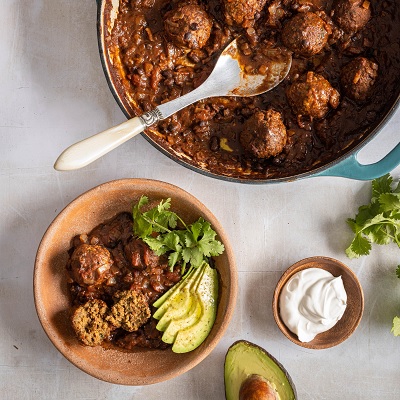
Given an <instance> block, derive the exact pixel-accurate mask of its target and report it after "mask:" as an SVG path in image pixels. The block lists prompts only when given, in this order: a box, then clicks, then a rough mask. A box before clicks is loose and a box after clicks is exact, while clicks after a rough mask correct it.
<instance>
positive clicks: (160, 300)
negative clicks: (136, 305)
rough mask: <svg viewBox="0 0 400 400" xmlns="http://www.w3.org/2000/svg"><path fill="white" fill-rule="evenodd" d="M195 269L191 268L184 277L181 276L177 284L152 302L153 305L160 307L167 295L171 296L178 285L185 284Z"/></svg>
mask: <svg viewBox="0 0 400 400" xmlns="http://www.w3.org/2000/svg"><path fill="white" fill-rule="evenodd" d="M196 271H197V269H192V270H191V271H190V272H189V273H188V274H187V275H186V277H183V278H182V279H181V280H180V281H179V282H178V283H177V284H175V285H174V286H172V288H171V289H169V290H167V291H166V292H165V293H164V294H163V295H162V296H161V297H160V298H158V299H157V300H156V301H155V302H154V303H153V306H154V307H157V308H158V307H160V306H161V305H162V304H163V303H164V302H165V301H166V300H167V299H168V298H169V297H171V296H172V295H173V294H174V293H175V292H176V291H177V290H178V289H179V288H180V287H182V286H183V285H186V282H187V280H189V279H192V278H191V277H192V276H193V274H194V273H195V272H196Z"/></svg>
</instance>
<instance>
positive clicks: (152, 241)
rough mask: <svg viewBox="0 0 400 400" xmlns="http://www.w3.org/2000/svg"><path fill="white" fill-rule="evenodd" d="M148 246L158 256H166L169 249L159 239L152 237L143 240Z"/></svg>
mask: <svg viewBox="0 0 400 400" xmlns="http://www.w3.org/2000/svg"><path fill="white" fill-rule="evenodd" d="M142 240H143V241H144V242H145V243H147V245H148V246H149V247H150V249H151V250H153V251H154V252H155V253H156V254H157V255H158V256H161V255H163V254H165V253H166V252H167V251H168V250H169V249H168V247H167V246H165V245H164V243H163V242H161V241H160V240H159V239H158V238H153V237H151V236H148V237H145V238H143V239H142Z"/></svg>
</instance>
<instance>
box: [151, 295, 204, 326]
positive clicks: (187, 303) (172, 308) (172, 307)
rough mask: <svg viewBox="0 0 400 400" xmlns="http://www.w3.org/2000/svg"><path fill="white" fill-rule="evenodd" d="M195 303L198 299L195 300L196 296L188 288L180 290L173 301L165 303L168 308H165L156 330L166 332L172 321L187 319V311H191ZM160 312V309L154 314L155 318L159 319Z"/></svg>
mask: <svg viewBox="0 0 400 400" xmlns="http://www.w3.org/2000/svg"><path fill="white" fill-rule="evenodd" d="M194 302H197V299H195V298H194V295H193V294H192V293H191V292H190V290H189V289H188V288H186V287H184V288H182V289H181V290H179V291H178V292H177V293H176V295H175V296H174V297H173V299H171V300H169V301H168V303H167V302H166V303H164V304H165V305H166V306H167V308H165V312H164V313H163V314H162V316H161V318H160V320H159V321H158V323H157V326H156V328H157V329H158V330H159V331H161V332H164V331H165V329H167V326H168V325H169V323H170V322H171V320H173V319H180V318H182V317H185V316H186V315H187V310H190V309H191V307H192V304H193V303H194ZM159 311H160V308H159V309H158V310H157V312H156V313H155V314H154V318H156V319H157V317H158V315H157V316H156V314H157V313H158V312H159Z"/></svg>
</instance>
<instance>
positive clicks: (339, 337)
mask: <svg viewBox="0 0 400 400" xmlns="http://www.w3.org/2000/svg"><path fill="white" fill-rule="evenodd" d="M308 268H321V269H324V270H326V271H328V272H330V273H331V274H332V275H333V276H340V275H341V276H342V280H343V284H344V288H345V290H346V293H347V307H346V310H345V312H344V314H343V317H342V318H341V319H340V320H339V321H338V323H337V324H336V325H335V326H334V327H333V328H331V329H329V330H328V331H326V332H323V333H320V334H318V335H317V336H316V337H315V338H314V339H313V340H312V341H310V342H301V341H300V340H299V339H298V337H297V335H296V334H294V333H293V332H291V331H290V330H289V329H288V328H287V327H286V325H285V324H284V322H283V320H282V318H281V316H280V313H279V296H280V294H281V291H282V288H283V287H284V286H285V284H286V282H287V281H288V280H289V279H290V278H291V277H292V276H293V275H294V274H295V273H297V272H299V271H302V270H304V269H308ZM272 309H273V313H274V318H275V321H276V323H277V325H278V327H279V329H280V330H281V331H282V332H283V334H284V335H285V336H286V337H287V338H288V339H289V340H291V341H292V342H293V343H296V344H297V345H299V346H301V347H306V348H308V349H327V348H329V347H333V346H336V345H338V344H339V343H342V342H343V341H345V340H346V339H347V338H348V337H349V336H350V335H351V334H352V333H353V332H354V331H355V330H356V328H357V326H358V324H359V323H360V321H361V317H362V314H363V310H364V294H363V291H362V288H361V285H360V282H359V281H358V279H357V277H356V275H355V274H354V272H353V271H351V270H350V269H349V267H347V266H346V265H344V264H343V263H341V262H340V261H338V260H335V259H333V258H329V257H310V258H306V259H304V260H301V261H299V262H297V263H296V264H293V265H292V266H291V267H289V268H288V269H287V270H286V271H285V272H284V274H283V275H282V277H281V278H280V280H279V281H278V284H277V285H276V289H275V292H274V298H273V301H272Z"/></svg>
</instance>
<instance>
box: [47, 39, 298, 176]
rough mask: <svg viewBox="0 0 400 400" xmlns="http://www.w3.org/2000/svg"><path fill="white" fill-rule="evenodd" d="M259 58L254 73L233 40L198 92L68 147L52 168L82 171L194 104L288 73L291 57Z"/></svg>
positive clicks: (256, 89) (254, 88) (250, 90)
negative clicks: (260, 62)
mask: <svg viewBox="0 0 400 400" xmlns="http://www.w3.org/2000/svg"><path fill="white" fill-rule="evenodd" d="M263 54H264V58H263V59H262V69H261V68H259V69H257V66H254V65H252V63H251V60H250V58H249V57H245V56H243V55H242V54H241V53H240V52H239V49H238V46H237V41H236V39H235V40H233V41H232V42H231V43H230V44H229V45H228V46H227V47H226V48H225V50H224V51H223V52H222V53H221V55H220V57H219V58H218V61H217V63H216V65H215V67H214V69H213V71H212V72H211V74H210V76H209V77H208V78H207V79H206V80H205V82H204V83H203V84H202V85H200V86H199V87H198V88H196V89H194V90H192V91H191V92H189V93H187V94H186V95H184V96H181V97H178V98H177V99H174V100H171V101H169V102H167V103H164V104H161V105H160V106H158V107H156V108H155V109H154V110H151V111H149V112H146V113H144V114H142V115H141V116H138V117H134V118H132V119H129V120H128V121H126V122H123V123H122V124H120V125H117V126H115V127H113V128H110V129H107V130H105V131H103V132H100V133H98V134H96V135H93V136H91V137H89V138H87V139H84V140H82V141H80V142H77V143H75V144H73V145H71V146H70V147H68V148H67V149H65V150H64V151H63V152H62V153H61V154H60V156H59V157H58V159H57V160H56V162H55V164H54V168H55V169H56V170H58V171H68V170H75V169H79V168H82V167H85V166H86V165H88V164H90V163H92V162H93V161H95V160H97V159H98V158H100V157H101V156H103V155H104V154H106V153H108V152H110V151H111V150H113V149H115V148H116V147H118V146H119V145H121V144H122V143H125V142H126V141H127V140H129V139H131V138H133V137H134V136H136V135H137V134H139V133H141V132H143V130H144V129H146V128H148V127H150V126H151V125H153V124H155V123H157V122H158V121H160V120H163V119H165V118H168V117H170V116H171V115H173V114H175V113H176V112H178V111H179V110H181V109H182V108H185V107H187V106H189V105H190V104H193V103H195V102H196V101H198V100H202V99H206V98H210V97H221V96H241V97H250V96H256V95H258V94H261V93H265V92H267V91H269V90H271V89H273V88H274V87H275V86H277V85H278V84H279V83H280V82H282V80H283V79H285V77H286V76H287V74H288V73H289V70H290V67H291V64H292V57H291V55H290V53H288V52H287V51H284V50H281V49H268V50H267V51H265V50H264V51H263ZM260 71H262V73H261V72H260Z"/></svg>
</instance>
